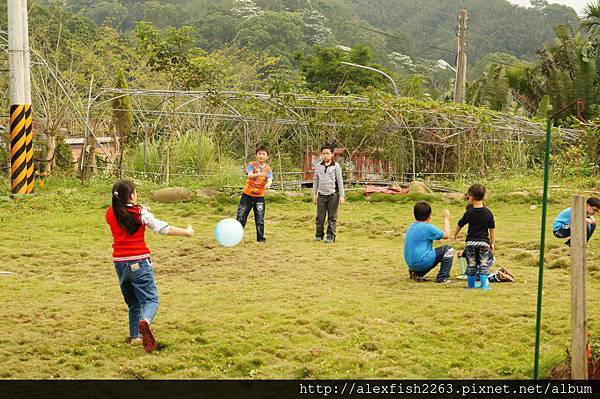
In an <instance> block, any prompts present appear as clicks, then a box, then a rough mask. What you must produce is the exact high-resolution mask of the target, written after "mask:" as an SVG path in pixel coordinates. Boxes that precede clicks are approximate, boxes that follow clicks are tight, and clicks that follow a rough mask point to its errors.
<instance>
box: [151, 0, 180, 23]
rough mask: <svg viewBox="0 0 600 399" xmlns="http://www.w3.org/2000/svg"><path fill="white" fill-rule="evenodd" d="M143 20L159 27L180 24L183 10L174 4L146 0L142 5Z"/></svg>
mask: <svg viewBox="0 0 600 399" xmlns="http://www.w3.org/2000/svg"><path fill="white" fill-rule="evenodd" d="M144 21H146V22H150V23H152V24H153V25H154V26H157V27H159V28H161V29H164V28H168V27H173V26H181V24H182V23H183V12H182V11H181V8H179V7H178V6H177V5H175V4H168V3H167V4H164V3H159V2H155V1H148V2H146V3H145V5H144Z"/></svg>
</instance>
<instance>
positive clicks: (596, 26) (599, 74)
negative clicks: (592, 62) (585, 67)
mask: <svg viewBox="0 0 600 399" xmlns="http://www.w3.org/2000/svg"><path fill="white" fill-rule="evenodd" d="M579 29H580V30H582V31H583V32H584V33H586V34H587V35H588V37H589V38H590V41H591V42H592V45H593V47H594V51H595V53H596V83H600V0H596V2H595V3H589V4H588V5H587V6H586V7H585V9H584V11H583V19H582V21H581V25H580V28H579Z"/></svg>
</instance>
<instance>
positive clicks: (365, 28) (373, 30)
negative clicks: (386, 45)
mask: <svg viewBox="0 0 600 399" xmlns="http://www.w3.org/2000/svg"><path fill="white" fill-rule="evenodd" d="M346 23H347V24H348V25H353V26H356V27H357V28H361V29H364V30H368V31H371V32H374V33H378V34H380V35H383V36H387V37H391V38H393V39H397V40H404V39H403V38H401V37H398V36H395V35H392V34H390V33H387V32H383V31H380V30H377V29H372V28H368V27H366V26H362V25H359V24H356V23H354V22H350V21H346ZM421 46H424V47H429V48H432V49H435V50H441V51H445V52H447V53H451V54H457V53H456V51H453V50H448V49H446V48H441V47H436V46H430V45H428V44H421Z"/></svg>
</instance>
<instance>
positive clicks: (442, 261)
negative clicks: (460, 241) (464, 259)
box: [413, 245, 454, 283]
mask: <svg viewBox="0 0 600 399" xmlns="http://www.w3.org/2000/svg"><path fill="white" fill-rule="evenodd" d="M453 259H454V249H453V248H452V247H451V246H450V245H443V246H441V247H438V248H436V249H435V262H434V263H433V265H431V267H429V268H428V269H425V270H420V271H416V270H413V271H414V272H415V273H416V274H417V275H418V276H420V277H424V276H425V275H426V274H427V273H429V272H430V271H431V270H432V269H433V268H434V267H436V266H437V265H438V264H439V265H440V271H439V272H438V274H437V277H436V278H435V281H437V282H438V283H439V282H442V281H444V280H446V279H448V278H450V270H451V269H452V260H453Z"/></svg>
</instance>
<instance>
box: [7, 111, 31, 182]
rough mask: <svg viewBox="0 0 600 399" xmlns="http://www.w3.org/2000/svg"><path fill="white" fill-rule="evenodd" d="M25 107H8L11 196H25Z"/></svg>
mask: <svg viewBox="0 0 600 399" xmlns="http://www.w3.org/2000/svg"><path fill="white" fill-rule="evenodd" d="M25 119H26V117H25V105H24V104H15V105H11V107H10V181H11V191H12V193H13V194H27V146H26V143H25V141H26V138H25V136H26V130H27V129H26V127H25Z"/></svg>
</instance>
